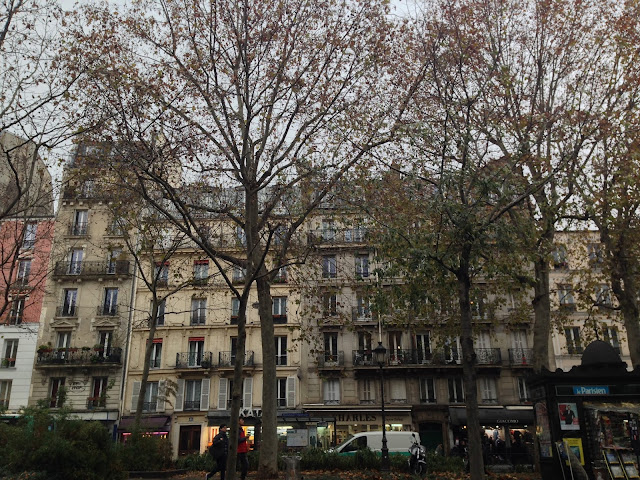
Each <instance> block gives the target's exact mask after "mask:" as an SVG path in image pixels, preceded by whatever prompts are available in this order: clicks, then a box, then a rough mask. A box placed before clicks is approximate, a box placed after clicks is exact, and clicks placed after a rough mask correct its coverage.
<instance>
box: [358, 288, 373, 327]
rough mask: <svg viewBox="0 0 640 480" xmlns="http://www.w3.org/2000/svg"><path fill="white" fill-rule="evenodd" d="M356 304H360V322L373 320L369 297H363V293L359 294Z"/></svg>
mask: <svg viewBox="0 0 640 480" xmlns="http://www.w3.org/2000/svg"><path fill="white" fill-rule="evenodd" d="M356 302H357V303H358V306H357V309H358V317H357V318H358V320H360V321H362V320H369V319H371V306H370V301H369V297H368V296H366V295H363V294H362V293H358V295H357V296H356Z"/></svg>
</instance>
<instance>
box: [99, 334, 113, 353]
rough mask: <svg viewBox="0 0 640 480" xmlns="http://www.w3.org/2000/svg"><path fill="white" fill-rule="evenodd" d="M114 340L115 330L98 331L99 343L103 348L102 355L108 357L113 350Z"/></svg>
mask: <svg viewBox="0 0 640 480" xmlns="http://www.w3.org/2000/svg"><path fill="white" fill-rule="evenodd" d="M112 341H113V330H100V331H99V332H98V344H99V345H100V347H101V348H102V356H103V357H107V356H108V355H109V354H110V353H111V352H110V350H111V342H112Z"/></svg>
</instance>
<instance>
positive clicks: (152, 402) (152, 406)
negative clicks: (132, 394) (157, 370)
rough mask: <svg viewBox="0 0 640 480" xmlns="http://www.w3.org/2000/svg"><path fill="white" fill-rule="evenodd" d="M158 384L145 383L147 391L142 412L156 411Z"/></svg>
mask: <svg viewBox="0 0 640 480" xmlns="http://www.w3.org/2000/svg"><path fill="white" fill-rule="evenodd" d="M158 388H159V385H158V382H147V391H146V392H145V394H144V402H143V404H142V411H143V412H156V411H158Z"/></svg>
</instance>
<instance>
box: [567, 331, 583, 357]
mask: <svg viewBox="0 0 640 480" xmlns="http://www.w3.org/2000/svg"><path fill="white" fill-rule="evenodd" d="M564 336H565V338H566V340H567V352H568V353H569V355H578V354H581V353H582V352H583V350H584V349H583V348H582V341H581V340H580V327H568V328H565V329H564Z"/></svg>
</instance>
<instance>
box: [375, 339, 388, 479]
mask: <svg viewBox="0 0 640 480" xmlns="http://www.w3.org/2000/svg"><path fill="white" fill-rule="evenodd" d="M373 353H374V354H375V356H376V362H377V363H378V366H379V367H380V404H381V405H382V451H381V453H382V459H381V462H380V470H382V471H383V472H388V471H389V470H390V466H391V465H390V461H389V448H388V447H387V418H386V417H385V414H384V363H385V360H386V357H387V349H386V348H384V347H383V346H382V342H378V346H377V347H376V348H375V349H374V350H373Z"/></svg>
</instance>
